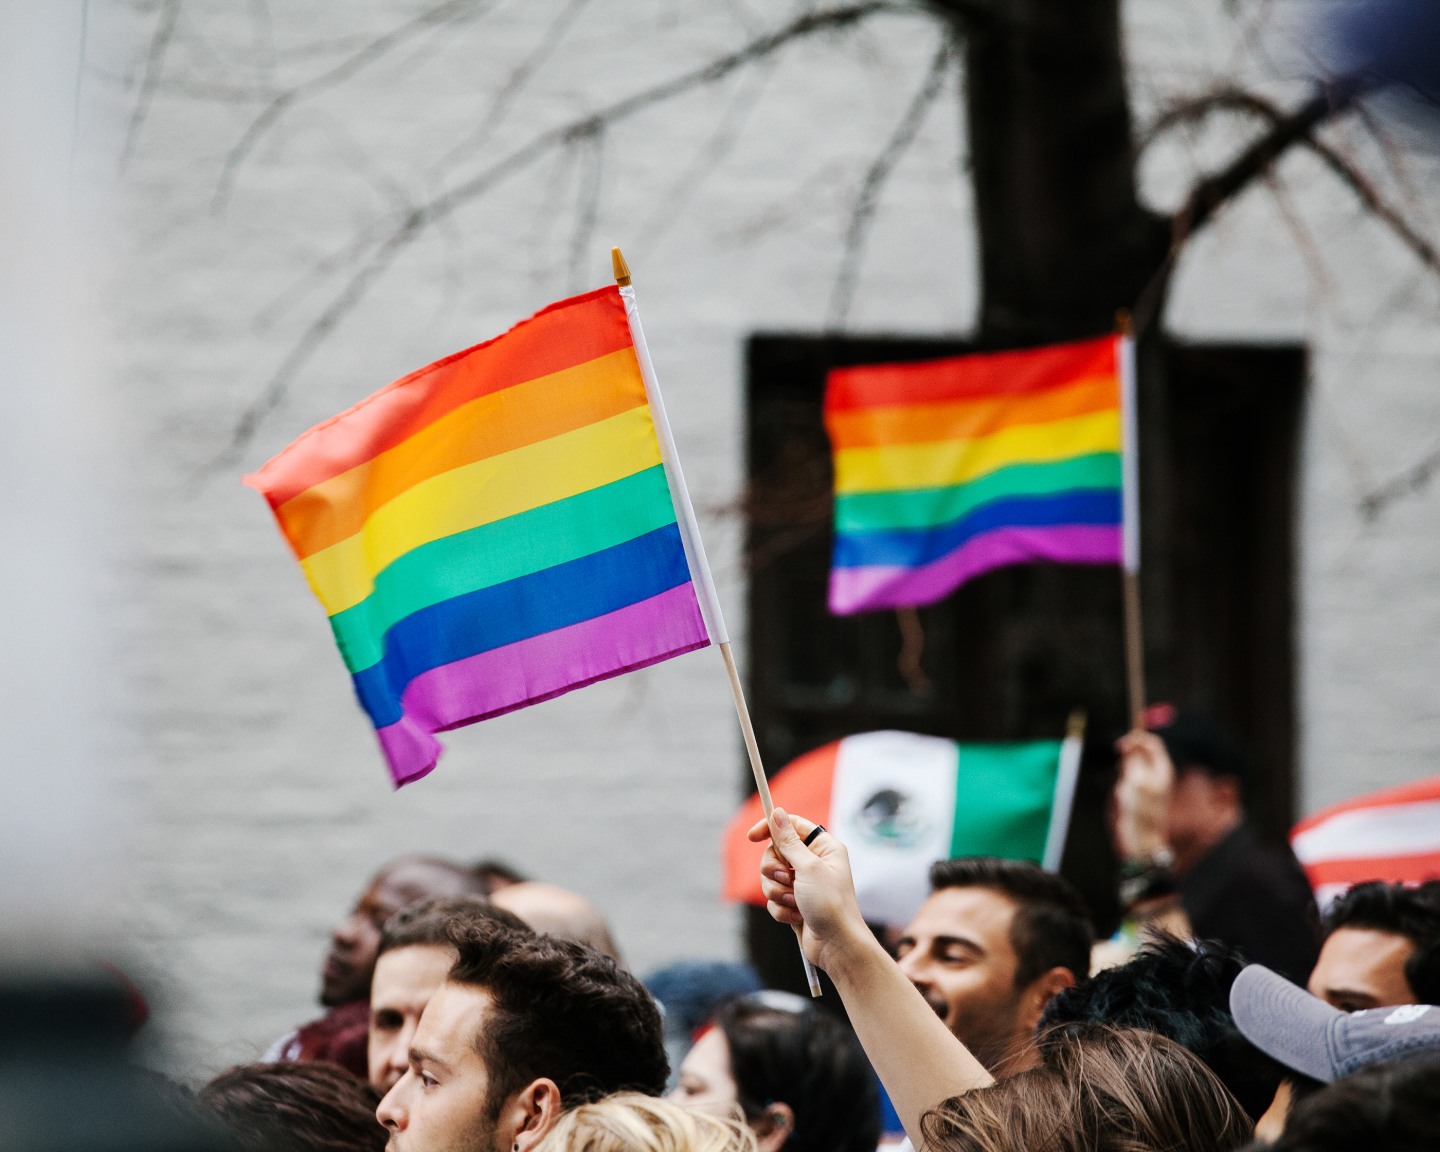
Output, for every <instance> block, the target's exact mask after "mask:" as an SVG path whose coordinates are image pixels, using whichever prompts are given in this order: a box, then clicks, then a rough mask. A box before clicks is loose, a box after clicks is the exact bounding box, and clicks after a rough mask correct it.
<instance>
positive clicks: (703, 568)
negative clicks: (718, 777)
mask: <svg viewBox="0 0 1440 1152" xmlns="http://www.w3.org/2000/svg"><path fill="white" fill-rule="evenodd" d="M610 262H611V265H612V267H613V268H614V270H615V283H616V284H618V285H619V286H620V296H621V299H622V300H624V302H625V318H626V319H627V320H628V321H629V323H630V336H631V339H632V340H633V341H634V344H635V358H636V359H637V360H638V361H639V362H640V376H641V378H642V379H643V380H644V381H645V395H646V397H647V398H648V399H649V401H650V412H651V415H652V416H653V417H654V420H655V433H656V436H657V438H658V439H659V441H660V455H661V458H662V459H663V461H664V463H665V479H666V481H667V482H668V483H669V485H670V497H671V500H672V501H673V503H674V505H675V512H676V517H677V519H678V521H679V527H680V540H681V542H682V543H683V544H684V546H685V559H686V560H687V561H688V562H689V565H690V575H691V578H692V579H693V580H694V581H695V592H696V599H697V600H698V601H699V603H700V615H701V616H703V617H704V619H705V629H706V631H707V632H708V633H709V635H710V639H711V640H712V641H713V642H714V643H715V646H716V647H717V648H719V649H720V656H721V658H722V659H723V660H724V661H725V674H726V675H727V676H728V677H729V679H730V695H731V696H733V697H734V699H735V712H736V715H738V716H739V718H740V733H741V735H742V736H743V737H744V738H745V752H746V754H747V755H748V756H749V757H750V771H751V773H752V774H753V775H754V777H755V790H756V791H757V792H758V793H759V794H760V804H761V807H762V808H764V810H765V819H766V820H769V819H770V814H771V813H772V812H773V811H774V810H775V803H774V801H773V800H772V799H771V798H770V781H769V780H767V779H766V777H765V765H764V764H763V763H762V762H761V760H760V745H759V743H758V742H757V741H756V739H755V726H754V724H752V723H751V721H750V709H749V708H747V707H746V705H745V690H744V688H743V687H742V686H741V684H740V670H739V668H738V667H737V666H736V663H735V652H734V650H733V649H732V648H731V647H730V634H729V633H728V632H727V631H726V630H725V617H724V615H723V614H722V613H721V611H720V597H719V594H718V593H717V592H716V591H715V580H714V578H713V577H712V576H711V575H710V562H709V560H707V559H706V557H705V546H704V544H703V543H702V542H701V540H700V525H699V523H698V522H697V521H696V519H695V508H694V506H693V505H692V504H691V503H690V491H689V489H688V488H687V487H686V486H685V474H684V472H682V471H681V470H680V454H679V453H678V452H677V451H676V450H675V437H674V435H673V434H672V433H671V431H670V420H669V417H667V416H666V415H665V401H664V400H663V399H662V398H661V396H660V383H659V381H658V380H657V379H656V377H655V366H654V364H652V363H651V361H650V349H649V348H648V347H646V344H645V332H644V330H643V329H642V328H641V327H640V312H639V310H638V308H637V307H636V305H635V289H634V287H633V285H632V284H631V282H630V267H629V265H628V264H626V263H625V257H624V256H622V255H621V254H620V249H619V248H611V249H610ZM797 941H798V929H797ZM800 960H801V962H802V963H803V964H804V965H805V981H806V983H807V984H809V986H810V995H811V996H820V995H822V990H821V988H820V974H819V973H818V972H817V971H816V970H815V966H814V965H813V964H811V963H810V961H809V960H808V959H807V958H806V956H805V953H804V951H803V950H802V951H801V953H800Z"/></svg>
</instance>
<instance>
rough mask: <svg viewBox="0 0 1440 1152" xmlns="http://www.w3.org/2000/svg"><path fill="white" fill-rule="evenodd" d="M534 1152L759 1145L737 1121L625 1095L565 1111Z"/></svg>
mask: <svg viewBox="0 0 1440 1152" xmlns="http://www.w3.org/2000/svg"><path fill="white" fill-rule="evenodd" d="M535 1152H756V1146H755V1134H754V1133H753V1132H751V1131H750V1129H749V1127H748V1126H746V1125H745V1124H743V1123H742V1122H741V1121H740V1120H739V1119H738V1118H737V1119H735V1120H722V1119H720V1118H719V1117H716V1116H707V1115H705V1114H704V1113H701V1112H692V1111H691V1110H690V1109H688V1108H682V1107H681V1106H680V1105H679V1104H672V1103H670V1101H668V1100H659V1099H656V1098H655V1097H653V1096H641V1095H639V1094H638V1093H631V1092H624V1093H620V1094H619V1095H616V1096H610V1097H607V1098H606V1099H604V1100H599V1101H596V1102H595V1103H594V1104H581V1105H580V1106H579V1107H577V1108H572V1109H571V1110H570V1111H568V1112H566V1113H565V1114H564V1115H562V1116H561V1117H560V1119H559V1120H558V1121H557V1122H556V1124H555V1127H554V1128H552V1129H551V1130H550V1131H549V1132H548V1133H547V1134H546V1136H545V1139H544V1140H542V1141H541V1142H540V1143H539V1144H538V1145H537V1146H536V1148H535Z"/></svg>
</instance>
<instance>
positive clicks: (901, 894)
mask: <svg viewBox="0 0 1440 1152" xmlns="http://www.w3.org/2000/svg"><path fill="white" fill-rule="evenodd" d="M1081 743H1082V741H1081V737H1080V736H1079V735H1078V734H1077V735H1072V736H1070V737H1068V738H1066V739H1065V740H1039V741H1031V742H1027V743H1004V744H959V743H956V742H955V741H954V740H944V739H941V738H939V737H936V736H919V735H916V734H915V733H913V732H864V733H861V734H859V735H856V736H847V737H845V739H843V740H837V741H835V742H834V743H833V744H826V745H825V746H824V747H823V748H817V749H815V751H813V752H807V753H806V754H805V755H804V756H801V757H799V758H798V759H796V760H793V761H791V763H789V764H787V765H786V766H785V767H784V768H782V769H781V770H780V771H779V772H777V773H775V775H774V777H773V778H772V779H771V782H770V790H771V793H772V794H773V795H774V797H775V803H776V804H777V805H778V806H779V807H781V808H784V809H785V810H786V811H787V812H794V813H796V814H797V815H800V816H806V817H808V818H810V819H811V820H818V821H820V822H821V823H822V824H824V825H825V827H826V828H828V829H829V830H830V831H831V832H833V833H834V834H835V835H836V836H837V837H839V838H840V839H841V840H842V841H844V843H845V846H846V848H848V849H849V851H850V864H851V867H852V869H853V871H854V874H855V888H856V894H857V895H858V897H859V900H860V910H861V912H863V913H864V915H865V918H866V919H867V920H869V921H871V922H872V923H879V924H894V925H903V924H905V923H907V922H908V921H909V920H910V919H911V918H912V917H913V916H914V915H915V913H916V911H918V910H919V908H920V905H921V904H922V903H923V902H924V900H925V897H926V896H927V895H928V894H929V891H930V884H929V869H930V865H931V864H932V863H934V862H935V861H936V860H944V859H949V858H951V857H955V856H1003V857H1007V858H1009V859H1012V860H1033V861H1035V862H1036V863H1038V864H1043V865H1044V866H1045V867H1046V868H1049V869H1051V870H1052V871H1053V870H1054V869H1056V868H1057V867H1058V866H1059V864H1060V856H1061V853H1062V851H1063V850H1064V847H1065V833H1066V830H1067V829H1068V827H1069V823H1070V806H1071V801H1072V799H1073V797H1074V793H1075V780H1076V776H1077V774H1078V772H1079V768H1080V746H1081ZM762 818H763V814H762V812H761V809H760V799H759V797H758V796H752V797H751V798H750V799H749V800H748V801H747V802H746V803H745V805H744V806H743V807H742V808H741V809H740V811H739V812H737V813H736V815H735V817H734V819H733V820H731V822H730V825H729V827H728V828H727V829H726V832H725V893H724V895H725V899H727V900H731V901H735V902H737V903H746V904H763V903H764V902H765V899H764V897H763V896H762V895H761V893H760V857H761V854H762V852H763V850H764V846H763V845H760V844H751V843H750V842H749V841H748V840H747V839H746V838H745V833H746V831H747V830H748V829H749V828H750V827H751V826H752V825H753V824H754V823H755V822H756V821H757V820H760V819H762Z"/></svg>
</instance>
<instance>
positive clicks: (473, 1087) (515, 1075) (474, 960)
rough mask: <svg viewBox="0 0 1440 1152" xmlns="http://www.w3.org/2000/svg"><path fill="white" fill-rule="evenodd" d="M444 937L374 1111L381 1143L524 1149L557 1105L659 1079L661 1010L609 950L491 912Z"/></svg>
mask: <svg viewBox="0 0 1440 1152" xmlns="http://www.w3.org/2000/svg"><path fill="white" fill-rule="evenodd" d="M446 937H447V942H448V944H449V946H450V947H451V948H452V949H453V950H454V953H455V956H456V960H455V963H454V965H453V966H452V967H451V969H450V972H449V975H448V976H447V978H446V980H445V983H444V984H442V985H441V987H440V990H439V991H438V992H436V993H435V995H434V996H432V997H431V998H430V1001H429V1003H428V1004H427V1005H426V1006H425V1011H424V1013H423V1014H422V1015H421V1017H420V1023H419V1025H418V1026H417V1028H416V1029H415V1035H414V1038H413V1039H412V1041H411V1044H410V1051H409V1060H408V1067H407V1069H406V1071H405V1074H404V1075H403V1076H401V1077H400V1079H399V1081H398V1082H397V1083H396V1084H395V1086H394V1087H392V1088H391V1089H390V1091H389V1092H388V1093H386V1096H385V1099H384V1100H382V1101H381V1102H380V1108H379V1110H378V1111H377V1112H376V1116H377V1118H378V1119H379V1120H380V1123H382V1124H383V1125H385V1127H386V1129H388V1130H389V1132H390V1142H389V1144H388V1145H386V1147H387V1149H388V1150H389V1152H531V1149H533V1148H534V1146H535V1145H536V1144H537V1143H539V1141H540V1140H542V1139H543V1138H544V1136H545V1135H546V1133H548V1132H549V1131H550V1129H551V1128H552V1127H554V1125H555V1122H556V1120H558V1119H559V1117H560V1115H561V1114H562V1113H563V1112H564V1111H566V1110H567V1109H570V1108H573V1107H575V1106H576V1105H578V1104H582V1103H586V1102H589V1101H592V1100H598V1099H600V1098H601V1097H603V1096H608V1095H611V1094H612V1093H615V1092H622V1091H631V1092H641V1093H645V1094H648V1095H652V1096H654V1095H659V1094H660V1093H661V1092H663V1091H664V1090H665V1080H666V1075H667V1072H668V1065H667V1062H666V1058H665V1045H664V1030H663V1028H662V1026H661V1022H660V1010H659V1008H658V1007H657V1006H656V1004H655V1001H654V999H653V998H652V997H651V996H650V994H649V993H648V992H647V991H646V990H645V987H644V985H642V984H641V983H640V981H639V980H637V979H636V978H635V977H634V976H631V975H630V974H629V973H628V972H625V971H624V970H622V969H621V968H619V967H617V966H616V964H615V962H614V961H613V960H611V959H610V958H609V957H607V956H602V955H601V954H600V953H599V952H597V951H596V950H595V949H593V948H591V947H589V946H588V945H585V944H577V943H575V942H573V941H569V940H559V939H556V938H554V937H552V936H543V935H539V934H537V933H534V932H530V931H528V930H519V929H515V928H512V927H508V926H507V925H505V924H503V923H501V922H499V921H497V920H495V919H493V918H479V917H474V916H467V917H456V918H455V919H454V920H452V921H451V924H450V927H449V930H448V932H447V933H446Z"/></svg>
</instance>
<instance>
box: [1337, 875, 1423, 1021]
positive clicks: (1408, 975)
mask: <svg viewBox="0 0 1440 1152" xmlns="http://www.w3.org/2000/svg"><path fill="white" fill-rule="evenodd" d="M1337 928H1371V929H1374V930H1376V931H1379V932H1393V933H1394V934H1395V935H1397V936H1405V937H1407V938H1408V939H1410V940H1412V941H1414V943H1415V954H1414V955H1413V956H1411V957H1410V959H1409V960H1407V961H1405V982H1406V983H1407V984H1409V985H1410V991H1411V992H1412V993H1413V994H1414V996H1415V1003H1417V1004H1440V881H1436V880H1431V881H1430V882H1428V883H1426V884H1421V885H1419V886H1418V887H1417V886H1413V885H1406V884H1387V883H1385V882H1384V881H1383V880H1369V881H1366V882H1365V883H1363V884H1356V885H1355V886H1354V887H1353V888H1351V889H1350V890H1349V891H1348V892H1346V893H1345V894H1344V895H1343V896H1341V897H1340V898H1339V899H1338V900H1336V901H1335V903H1333V904H1332V905H1330V909H1329V911H1328V912H1326V913H1325V935H1327V936H1328V935H1330V933H1331V932H1334V931H1335V930H1336V929H1337Z"/></svg>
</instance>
